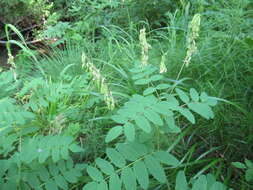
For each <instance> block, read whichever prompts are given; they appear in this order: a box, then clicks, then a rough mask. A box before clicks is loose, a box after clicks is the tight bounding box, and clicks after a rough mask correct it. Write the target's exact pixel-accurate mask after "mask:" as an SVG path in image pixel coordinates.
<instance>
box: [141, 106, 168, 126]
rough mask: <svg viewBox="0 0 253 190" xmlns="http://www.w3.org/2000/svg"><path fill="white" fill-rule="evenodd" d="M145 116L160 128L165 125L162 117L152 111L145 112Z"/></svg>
mask: <svg viewBox="0 0 253 190" xmlns="http://www.w3.org/2000/svg"><path fill="white" fill-rule="evenodd" d="M144 115H145V117H146V118H147V119H148V120H149V121H151V122H152V123H154V124H155V125H159V126H162V125H163V120H162V119H161V117H160V116H159V115H158V114H157V113H156V112H154V111H153V110H152V109H147V110H145V112H144Z"/></svg>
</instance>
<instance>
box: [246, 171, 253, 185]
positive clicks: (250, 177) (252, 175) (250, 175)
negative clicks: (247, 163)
mask: <svg viewBox="0 0 253 190" xmlns="http://www.w3.org/2000/svg"><path fill="white" fill-rule="evenodd" d="M245 179H246V181H247V182H250V181H253V168H250V169H247V170H246V172H245Z"/></svg>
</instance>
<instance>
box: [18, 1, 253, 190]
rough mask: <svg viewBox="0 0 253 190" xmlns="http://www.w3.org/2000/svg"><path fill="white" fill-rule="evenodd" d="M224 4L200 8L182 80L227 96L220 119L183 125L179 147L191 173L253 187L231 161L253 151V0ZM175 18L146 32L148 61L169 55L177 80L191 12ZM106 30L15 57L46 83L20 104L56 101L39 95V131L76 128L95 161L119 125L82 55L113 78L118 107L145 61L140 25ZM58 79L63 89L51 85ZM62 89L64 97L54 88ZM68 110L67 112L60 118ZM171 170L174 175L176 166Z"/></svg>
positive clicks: (27, 73) (24, 71) (87, 157)
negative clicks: (45, 51)
mask: <svg viewBox="0 0 253 190" xmlns="http://www.w3.org/2000/svg"><path fill="white" fill-rule="evenodd" d="M232 2H234V1H232ZM248 3H250V2H248ZM220 6H221V5H217V4H216V3H214V4H210V7H208V8H207V10H203V12H202V13H201V27H200V36H199V38H198V40H197V47H198V51H197V53H196V54H194V56H193V57H192V60H191V62H190V64H189V67H184V69H183V70H182V73H181V75H180V78H178V80H181V79H186V78H187V79H188V80H186V81H183V85H184V87H185V88H190V87H194V88H196V89H198V90H200V91H207V92H208V94H210V95H212V96H216V97H218V98H221V99H224V101H221V102H220V104H219V106H218V107H217V108H215V118H214V119H213V120H211V121H210V120H209V121H205V120H203V119H201V118H198V125H197V126H191V125H187V126H182V127H183V128H188V129H187V130H186V132H185V133H184V135H183V136H182V138H180V140H178V143H177V144H176V145H175V147H176V148H173V152H174V153H175V154H176V155H177V156H178V157H179V158H181V159H182V161H184V164H183V165H182V166H181V167H182V168H183V169H184V170H185V171H187V174H188V175H189V176H191V177H195V178H196V177H197V176H199V175H200V174H202V173H205V172H212V173H213V174H214V175H216V177H219V178H220V179H221V180H222V181H223V182H224V183H225V184H226V185H228V186H233V187H234V188H235V189H245V190H246V189H249V190H250V189H252V188H253V186H252V184H250V183H248V182H245V181H244V180H243V178H242V177H241V176H242V172H241V171H239V172H238V170H237V169H235V168H233V167H232V166H231V162H234V161H243V160H244V159H245V158H248V159H252V157H253V154H252V150H253V128H252V126H253V119H252V118H253V111H252V106H253V98H252V94H253V86H252V80H253V54H252V52H253V43H252V42H253V36H252V34H251V32H252V27H253V24H252V23H253V18H252V15H253V13H252V10H248V9H247V7H250V5H249V4H247V1H240V3H236V2H234V3H231V4H228V3H226V2H223V4H222V8H221V9H218V8H220ZM168 20H169V23H170V24H169V25H168V27H164V28H157V29H154V30H152V29H151V30H150V31H148V32H147V36H148V43H149V44H150V45H151V46H152V49H151V50H150V52H149V63H150V64H153V65H157V66H158V65H160V63H161V60H162V57H163V56H164V58H165V59H164V61H165V62H164V63H165V65H166V67H167V69H168V72H167V73H166V76H167V77H168V78H171V79H176V78H177V76H178V72H179V70H180V68H181V66H182V64H183V60H184V58H185V56H186V50H187V45H186V39H187V34H188V25H187V23H188V21H189V20H190V16H189V15H188V14H186V13H185V12H183V11H181V12H177V13H174V14H172V13H171V14H170V15H169V16H168ZM101 30H102V34H103V36H104V37H103V38H101V39H99V40H94V41H92V42H90V41H86V42H80V43H79V44H72V43H67V45H66V47H64V49H52V50H51V49H50V55H48V56H40V57H38V58H37V60H38V61H37V62H35V61H34V60H29V59H27V58H26V57H24V55H22V54H20V55H19V56H18V57H17V59H16V62H15V64H16V67H17V73H18V77H19V78H20V81H22V85H23V87H24V86H25V85H26V84H29V82H30V81H31V80H35V79H41V80H42V81H43V83H42V84H43V88H44V90H41V89H40V88H41V86H36V87H34V89H33V91H32V92H31V93H30V94H29V97H25V96H23V97H22V98H23V99H20V100H19V101H20V104H25V103H26V102H25V98H30V99H31V97H35V98H36V97H37V96H38V94H39V95H40V96H41V95H42V94H43V93H45V94H44V98H45V99H46V100H47V99H48V100H49V102H50V104H49V105H47V106H45V105H43V102H39V103H38V104H39V109H34V110H35V112H36V115H37V116H36V119H35V121H34V124H36V125H37V126H38V131H39V132H38V133H41V134H49V133H60V132H59V131H60V130H62V131H63V132H65V133H71V135H73V136H75V137H76V140H77V141H78V142H80V143H81V144H85V145H86V147H87V150H86V153H85V154H84V155H82V157H81V158H79V159H81V160H83V161H88V162H89V161H92V160H94V159H95V158H96V157H98V156H103V155H104V148H105V146H106V145H105V143H102V142H104V141H103V139H104V137H105V134H106V131H108V129H110V127H111V124H112V123H111V122H110V121H108V120H107V118H108V117H109V116H111V115H112V114H113V113H114V111H110V110H108V108H107V106H106V103H105V102H104V101H103V97H102V95H101V94H100V89H99V87H97V86H96V85H95V83H94V81H93V80H92V76H90V74H89V73H88V72H87V71H86V70H85V69H84V66H83V64H84V63H83V62H82V54H83V53H85V55H86V56H87V57H88V58H89V59H90V60H91V62H92V63H93V64H94V66H95V67H96V68H97V69H99V71H100V72H101V75H102V76H103V77H105V78H106V84H107V85H108V86H109V89H110V90H111V91H112V94H113V96H114V98H115V102H116V108H119V107H120V106H122V105H123V104H124V103H125V102H126V101H127V100H128V99H129V97H130V96H131V95H132V94H135V93H137V92H138V91H139V90H140V89H137V88H136V87H135V86H134V85H133V81H131V79H130V74H129V68H131V67H133V65H134V63H136V62H138V61H140V52H141V47H140V44H139V41H138V35H139V34H138V33H139V31H138V30H137V28H135V26H131V28H130V27H129V29H122V28H120V27H119V26H116V25H111V26H107V27H101ZM41 71H43V72H41ZM46 85H48V86H46ZM54 85H56V86H58V87H59V86H61V87H62V88H59V89H58V87H57V88H55V89H54V90H52V91H51V89H53V87H54ZM47 87H48V89H47ZM46 90H48V91H46ZM57 90H58V91H57ZM56 91H57V92H58V94H57V95H58V97H54V95H53V94H54V93H55V92H56ZM36 93H37V94H36ZM50 98H52V99H53V98H56V99H55V100H54V101H51V100H50ZM62 113H63V114H64V118H60V116H61V114H62ZM59 118H60V119H59ZM67 126H72V127H69V128H70V129H68V127H67ZM57 127H58V128H57ZM51 129H52V130H51ZM67 129H68V130H67ZM57 130H58V131H57ZM166 140H168V141H170V142H169V143H168V142H166V143H167V145H168V144H171V143H172V142H174V141H175V138H173V137H171V136H169V137H168V139H166ZM166 143H165V144H166ZM171 176H172V178H175V176H176V172H175V171H174V172H172V174H171ZM238 181H239V183H238ZM160 189H163V186H160ZM164 189H165V188H164Z"/></svg>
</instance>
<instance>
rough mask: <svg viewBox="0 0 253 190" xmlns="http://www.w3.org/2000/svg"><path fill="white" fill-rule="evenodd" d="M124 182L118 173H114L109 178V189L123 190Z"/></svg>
mask: <svg viewBox="0 0 253 190" xmlns="http://www.w3.org/2000/svg"><path fill="white" fill-rule="evenodd" d="M121 185H122V182H121V180H120V178H119V176H118V175H117V174H113V175H111V176H110V179H109V189H110V190H121Z"/></svg>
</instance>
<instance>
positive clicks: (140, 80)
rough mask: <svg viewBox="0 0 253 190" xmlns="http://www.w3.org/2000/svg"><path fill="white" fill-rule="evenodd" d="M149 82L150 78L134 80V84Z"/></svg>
mask: <svg viewBox="0 0 253 190" xmlns="http://www.w3.org/2000/svg"><path fill="white" fill-rule="evenodd" d="M150 82H151V80H150V79H139V80H137V81H135V82H134V84H136V85H145V84H148V83H150Z"/></svg>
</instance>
